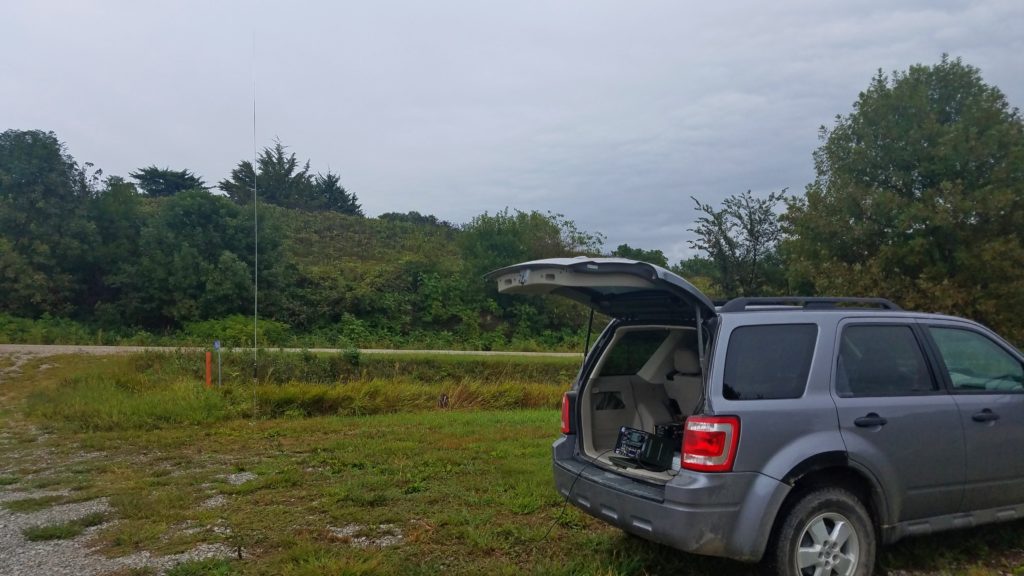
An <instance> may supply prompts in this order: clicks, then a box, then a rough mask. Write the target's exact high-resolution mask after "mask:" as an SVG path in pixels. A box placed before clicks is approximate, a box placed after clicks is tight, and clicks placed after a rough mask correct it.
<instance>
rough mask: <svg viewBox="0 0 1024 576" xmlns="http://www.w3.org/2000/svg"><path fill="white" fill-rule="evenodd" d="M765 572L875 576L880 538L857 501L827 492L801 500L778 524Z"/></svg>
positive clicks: (816, 492)
mask: <svg viewBox="0 0 1024 576" xmlns="http://www.w3.org/2000/svg"><path fill="white" fill-rule="evenodd" d="M768 546H769V548H768V550H767V551H766V554H765V558H764V562H763V563H762V568H763V569H764V572H765V573H766V574H773V575H774V574H777V575H780V576H809V575H813V574H819V575H821V576H870V574H871V573H872V571H873V570H874V566H875V553H876V551H877V549H878V544H877V538H876V535H875V529H874V526H873V525H872V523H871V517H870V516H868V512H867V510H866V509H865V508H864V504H863V503H862V502H861V501H860V499H859V498H857V496H855V495H854V494H853V493H851V492H850V491H848V490H845V489H842V488H822V489H818V490H813V491H811V492H808V493H806V494H804V495H803V496H801V497H800V499H799V500H797V501H796V502H795V503H794V504H793V505H792V506H791V507H789V511H788V513H786V514H785V516H784V517H783V518H781V519H780V521H779V523H777V524H776V526H775V530H774V531H773V533H772V538H771V541H770V542H769V544H768Z"/></svg>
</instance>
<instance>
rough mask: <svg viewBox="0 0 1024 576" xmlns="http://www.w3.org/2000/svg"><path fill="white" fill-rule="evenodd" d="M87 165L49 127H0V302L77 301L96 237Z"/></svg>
mask: <svg viewBox="0 0 1024 576" xmlns="http://www.w3.org/2000/svg"><path fill="white" fill-rule="evenodd" d="M90 167H91V165H90V164H86V165H85V166H84V167H81V166H79V165H78V163H77V162H75V160H74V158H72V157H71V155H70V154H68V153H67V151H66V150H65V147H64V144H63V143H61V142H60V141H59V140H58V139H57V136H56V135H55V134H54V133H53V132H43V131H41V130H7V131H5V132H3V133H0V238H2V242H0V294H3V295H4V297H3V298H0V310H3V311H7V312H11V313H14V314H18V315H23V316H30V317H33V316H37V315H40V314H43V313H50V314H63V315H67V314H71V313H73V312H74V311H75V309H76V307H77V305H78V304H79V303H80V302H81V300H82V298H83V295H84V292H85V290H84V287H85V283H84V282H83V279H84V278H85V276H86V275H87V273H88V271H89V268H90V265H91V263H92V261H93V251H92V247H93V246H94V243H95V228H94V227H93V225H92V223H91V222H90V221H89V219H88V217H87V215H86V206H87V203H88V202H89V199H90V197H91V196H92V194H93V190H94V187H95V185H96V179H97V178H98V176H99V173H98V172H97V173H96V174H93V175H90V174H88V168H90Z"/></svg>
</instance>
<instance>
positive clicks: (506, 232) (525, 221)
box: [459, 208, 604, 275]
mask: <svg viewBox="0 0 1024 576" xmlns="http://www.w3.org/2000/svg"><path fill="white" fill-rule="evenodd" d="M603 243H604V236H603V235H602V234H599V233H598V234H590V233H587V232H583V231H581V230H580V229H579V228H577V226H576V223H575V222H573V221H572V220H569V219H567V218H565V216H563V215H561V214H552V213H550V212H549V213H547V214H543V213H541V212H537V211H536V210H534V211H531V212H523V211H521V210H515V211H514V212H513V211H510V210H509V209H508V208H505V209H504V210H502V211H500V212H495V213H494V214H493V215H492V214H488V213H487V212H484V213H483V214H481V215H479V216H477V217H475V218H473V220H472V221H470V223H469V224H466V225H465V226H463V228H462V236H461V238H460V240H459V244H460V246H461V249H462V253H463V255H464V257H465V259H466V263H467V264H468V265H469V267H470V269H471V270H473V271H474V273H476V274H477V275H483V274H485V273H487V272H489V271H491V270H494V269H495V268H500V267H502V266H508V265H510V264H515V263H517V262H522V261H524V260H534V259H538V258H554V257H559V256H577V255H581V254H599V253H600V251H601V245H602V244H603Z"/></svg>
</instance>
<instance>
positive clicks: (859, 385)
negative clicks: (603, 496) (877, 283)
mask: <svg viewBox="0 0 1024 576" xmlns="http://www.w3.org/2000/svg"><path fill="white" fill-rule="evenodd" d="M937 389H938V386H937V385H936V383H935V380H934V379H933V378H932V375H931V372H930V371H929V370H928V365H927V363H926V362H925V359H924V354H922V352H921V346H920V345H919V344H918V343H917V338H916V337H915V336H914V331H913V330H912V329H911V328H910V326H896V325H865V326H847V327H846V328H844V329H843V335H842V338H841V339H840V342H839V359H838V360H837V363H836V393H837V394H839V395H840V396H907V395H913V394H926V393H930V392H933V391H935V390H937Z"/></svg>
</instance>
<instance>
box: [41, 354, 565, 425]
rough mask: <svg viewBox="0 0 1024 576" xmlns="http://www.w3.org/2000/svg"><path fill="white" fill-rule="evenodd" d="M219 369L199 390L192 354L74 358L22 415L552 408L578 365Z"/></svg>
mask: <svg viewBox="0 0 1024 576" xmlns="http://www.w3.org/2000/svg"><path fill="white" fill-rule="evenodd" d="M224 360H225V363H224V366H223V373H224V380H223V385H221V386H217V385H214V386H213V387H212V388H209V389H208V388H206V387H205V386H204V385H203V383H204V380H205V374H204V371H205V362H204V355H203V354H202V353H201V352H190V351H177V352H171V353H164V352H144V353H140V354H132V355H126V356H119V357H105V358H89V359H85V358H78V359H76V362H75V363H74V364H72V365H71V366H69V367H68V368H66V369H61V368H59V367H58V368H56V369H53V370H49V371H47V372H42V373H39V374H38V375H37V378H39V379H40V382H38V383H37V384H36V385H34V386H33V391H32V392H30V393H29V394H28V397H27V402H26V411H27V413H28V414H29V415H30V416H33V417H35V418H37V419H39V420H42V421H44V422H47V423H49V424H51V425H53V426H56V427H62V428H66V429H71V430H78V431H115V430H146V429H155V428H165V427H172V426H188V425H200V424H207V423H212V422H217V421H223V420H227V419H231V418H239V417H245V418H252V417H256V418H276V417H303V416H316V415H370V414H388V413H397V412H417V411H425V410H441V409H443V410H465V409H517V408H555V407H557V405H558V403H559V399H560V398H561V395H562V392H563V391H564V390H565V389H566V388H567V387H568V386H569V383H570V382H571V379H572V376H573V374H574V372H575V369H576V366H575V364H576V362H578V360H576V359H573V358H548V357H515V356H495V357H475V356H457V355H442V356H430V355H414V356H397V355H395V356H377V355H363V356H360V355H358V354H353V353H340V354H313V353H309V352H304V353H289V352H281V351H278V352H264V353H261V354H260V356H259V362H260V377H259V380H258V384H257V385H255V387H254V384H253V381H252V372H251V370H252V365H251V362H252V357H251V356H249V355H245V354H235V353H229V354H225V355H224ZM215 378H216V377H215ZM215 381H216V380H215Z"/></svg>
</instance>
